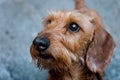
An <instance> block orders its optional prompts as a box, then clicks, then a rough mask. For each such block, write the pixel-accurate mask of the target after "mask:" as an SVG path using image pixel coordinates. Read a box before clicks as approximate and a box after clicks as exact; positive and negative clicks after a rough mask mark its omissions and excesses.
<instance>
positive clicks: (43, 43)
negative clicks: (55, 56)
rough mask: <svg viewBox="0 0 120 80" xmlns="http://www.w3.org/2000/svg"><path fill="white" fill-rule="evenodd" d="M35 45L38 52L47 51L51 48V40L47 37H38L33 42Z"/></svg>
mask: <svg viewBox="0 0 120 80" xmlns="http://www.w3.org/2000/svg"><path fill="white" fill-rule="evenodd" d="M33 45H34V46H35V48H36V50H38V51H45V50H46V49H47V48H48V47H49V46H50V40H49V39H48V38H46V37H36V38H35V39H34V40H33Z"/></svg>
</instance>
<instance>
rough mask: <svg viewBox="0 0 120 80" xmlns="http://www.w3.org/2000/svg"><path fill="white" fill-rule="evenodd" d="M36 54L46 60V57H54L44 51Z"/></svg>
mask: <svg viewBox="0 0 120 80" xmlns="http://www.w3.org/2000/svg"><path fill="white" fill-rule="evenodd" d="M38 56H39V57H40V58H42V59H46V60H47V59H54V58H53V56H52V55H50V54H46V53H39V55H38Z"/></svg>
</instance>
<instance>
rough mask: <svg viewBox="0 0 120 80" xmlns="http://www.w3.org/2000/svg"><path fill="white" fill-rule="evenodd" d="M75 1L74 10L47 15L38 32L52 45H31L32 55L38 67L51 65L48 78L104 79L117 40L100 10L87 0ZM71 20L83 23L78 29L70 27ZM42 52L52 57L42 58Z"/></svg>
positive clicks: (63, 79)
mask: <svg viewBox="0 0 120 80" xmlns="http://www.w3.org/2000/svg"><path fill="white" fill-rule="evenodd" d="M75 2H76V8H75V10H73V11H58V12H50V13H49V15H48V16H47V17H46V18H45V19H44V26H45V27H44V30H43V31H42V32H40V33H38V36H45V37H47V38H49V39H50V42H51V43H50V47H49V48H48V49H47V50H45V51H43V52H38V51H37V50H36V49H35V47H34V45H32V46H31V49H30V52H31V56H32V58H33V60H34V61H35V62H36V64H37V65H38V67H40V68H44V69H49V74H50V76H49V79H48V80H103V73H104V70H105V68H106V67H107V65H108V64H109V62H110V59H111V56H112V53H113V50H114V47H115V43H114V41H113V39H112V37H111V36H110V34H109V33H108V32H107V31H106V30H105V28H104V25H103V22H102V20H101V18H100V16H99V14H98V13H97V12H96V11H94V10H92V9H89V8H88V7H87V6H86V5H85V3H84V0H75ZM72 22H75V23H77V24H78V25H79V26H80V31H79V32H77V33H74V32H70V31H68V30H67V28H68V27H69V25H70V23H72ZM107 41H108V42H107ZM108 47H109V48H108ZM92 50H93V51H92ZM97 51H98V52H97ZM41 53H42V54H43V53H44V54H48V55H51V56H52V57H53V59H48V60H46V59H42V58H41V57H40V55H39V54H41ZM97 56H98V57H97ZM101 58H104V59H101ZM102 60H103V61H102ZM102 66H103V67H102Z"/></svg>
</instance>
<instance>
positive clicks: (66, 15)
mask: <svg viewBox="0 0 120 80" xmlns="http://www.w3.org/2000/svg"><path fill="white" fill-rule="evenodd" d="M77 16H79V18H81V19H82V18H83V16H84V15H83V14H82V13H80V12H78V11H76V10H74V11H50V12H49V13H48V17H47V18H49V19H51V18H55V19H64V20H65V19H66V20H67V19H70V18H75V17H77ZM76 19H77V18H76Z"/></svg>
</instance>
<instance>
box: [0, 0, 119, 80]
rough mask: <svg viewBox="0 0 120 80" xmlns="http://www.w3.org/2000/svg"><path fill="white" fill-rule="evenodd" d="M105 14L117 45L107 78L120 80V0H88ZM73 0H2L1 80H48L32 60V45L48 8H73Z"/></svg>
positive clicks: (0, 24) (0, 2)
mask: <svg viewBox="0 0 120 80" xmlns="http://www.w3.org/2000/svg"><path fill="white" fill-rule="evenodd" d="M86 3H87V4H88V5H89V7H91V8H94V9H96V10H97V11H98V12H99V13H100V15H101V16H102V18H103V20H104V23H105V25H106V28H107V30H108V31H109V32H110V33H111V35H112V36H113V37H114V39H115V41H116V43H117V48H116V51H115V54H114V56H113V59H112V62H111V64H110V65H109V67H108V68H107V70H106V74H105V78H106V80H120V54H119V53H120V50H119V49H120V31H119V30H120V0H86ZM73 8H74V2H73V0H0V80H46V76H47V75H48V74H47V73H46V71H39V69H37V68H36V66H35V65H34V64H33V63H32V60H31V56H30V54H29V53H30V52H29V48H30V45H31V42H32V40H33V39H34V37H35V36H36V34H37V32H39V31H41V29H42V27H43V26H42V25H41V18H42V17H43V16H45V15H46V14H47V11H49V10H63V9H67V10H71V9H73Z"/></svg>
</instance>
